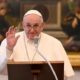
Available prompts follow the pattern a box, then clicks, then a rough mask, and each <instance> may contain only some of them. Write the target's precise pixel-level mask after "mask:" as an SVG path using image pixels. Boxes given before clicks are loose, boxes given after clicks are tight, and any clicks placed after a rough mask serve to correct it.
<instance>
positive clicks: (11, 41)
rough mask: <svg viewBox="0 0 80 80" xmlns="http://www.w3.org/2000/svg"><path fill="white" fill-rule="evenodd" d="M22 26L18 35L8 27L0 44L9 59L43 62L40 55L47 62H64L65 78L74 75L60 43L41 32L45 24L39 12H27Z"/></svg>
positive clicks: (12, 28) (13, 29)
mask: <svg viewBox="0 0 80 80" xmlns="http://www.w3.org/2000/svg"><path fill="white" fill-rule="evenodd" d="M22 25H23V29H24V31H22V32H18V33H16V29H15V28H14V27H10V28H9V30H8V32H7V33H6V39H5V40H4V41H3V42H2V44H1V46H2V47H5V48H6V54H7V56H8V58H9V59H11V60H14V61H45V60H44V58H43V57H42V56H41V55H40V53H41V54H42V55H43V56H44V57H45V58H46V59H47V60H48V61H64V74H65V76H66V77H71V76H73V75H74V71H73V69H72V67H71V64H70V62H69V59H68V57H67V55H66V52H65V50H64V48H63V46H62V44H61V42H60V41H59V40H57V39H56V38H54V37H51V36H49V35H47V34H45V33H43V32H42V31H43V29H44V28H45V23H44V21H43V16H42V15H41V13H40V12H38V11H37V10H29V11H28V12H27V13H25V15H24V17H23V22H22ZM4 52H5V50H4ZM39 52H40V53H39Z"/></svg>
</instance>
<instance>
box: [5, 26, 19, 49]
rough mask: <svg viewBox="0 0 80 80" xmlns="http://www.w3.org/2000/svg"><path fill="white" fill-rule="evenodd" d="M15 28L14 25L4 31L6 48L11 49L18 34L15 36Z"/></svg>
mask: <svg viewBox="0 0 80 80" xmlns="http://www.w3.org/2000/svg"><path fill="white" fill-rule="evenodd" d="M15 33H16V28H14V26H11V27H10V28H9V30H8V32H7V33H6V39H7V48H8V49H9V50H13V48H14V46H15V44H16V42H17V40H18V38H19V36H17V37H15Z"/></svg>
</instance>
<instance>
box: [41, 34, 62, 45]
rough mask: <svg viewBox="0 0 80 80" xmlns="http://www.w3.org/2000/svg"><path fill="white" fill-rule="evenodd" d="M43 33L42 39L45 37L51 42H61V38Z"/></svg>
mask: <svg viewBox="0 0 80 80" xmlns="http://www.w3.org/2000/svg"><path fill="white" fill-rule="evenodd" d="M41 35H42V39H45V41H49V42H51V43H59V44H61V42H60V40H58V39H57V38H55V37H53V36H51V35H48V34H46V33H41Z"/></svg>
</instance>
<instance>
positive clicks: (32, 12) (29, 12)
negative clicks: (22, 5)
mask: <svg viewBox="0 0 80 80" xmlns="http://www.w3.org/2000/svg"><path fill="white" fill-rule="evenodd" d="M29 14H36V15H38V16H41V17H42V14H41V13H40V12H39V11H37V10H29V11H27V12H26V13H25V14H24V16H26V15H29Z"/></svg>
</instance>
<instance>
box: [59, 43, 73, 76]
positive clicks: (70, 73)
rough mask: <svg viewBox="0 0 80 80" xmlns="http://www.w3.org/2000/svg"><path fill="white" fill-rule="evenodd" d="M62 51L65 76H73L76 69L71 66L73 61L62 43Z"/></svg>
mask: <svg viewBox="0 0 80 80" xmlns="http://www.w3.org/2000/svg"><path fill="white" fill-rule="evenodd" d="M59 48H60V52H61V55H62V58H63V60H64V76H66V77H72V76H74V70H73V68H72V66H71V63H70V61H69V58H68V56H67V53H66V52H65V50H64V48H63V46H62V44H61V43H60V46H59Z"/></svg>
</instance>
